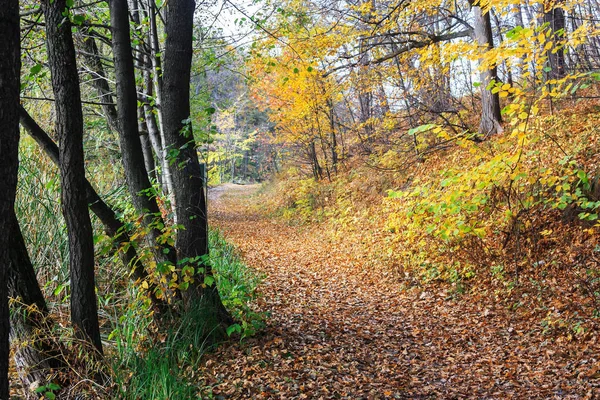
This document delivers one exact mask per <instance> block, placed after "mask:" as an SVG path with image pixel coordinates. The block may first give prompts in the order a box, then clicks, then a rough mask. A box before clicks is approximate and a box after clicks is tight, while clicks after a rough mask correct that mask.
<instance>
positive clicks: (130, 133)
mask: <svg viewBox="0 0 600 400" xmlns="http://www.w3.org/2000/svg"><path fill="white" fill-rule="evenodd" d="M110 20H111V25H112V45H113V57H114V62H115V79H116V81H117V114H118V116H119V122H118V125H119V142H120V144H121V161H122V163H123V169H124V170H125V177H126V179H127V187H128V188H129V193H130V194H131V198H132V202H133V205H134V207H135V209H136V210H137V212H138V213H139V214H140V215H143V222H144V226H145V227H146V228H147V229H148V237H149V239H150V243H151V246H152V250H153V253H154V258H155V259H156V261H157V263H165V262H168V263H171V264H172V265H175V264H176V263H177V256H176V254H175V249H174V248H173V247H172V246H170V245H168V244H166V243H165V244H161V243H159V238H160V237H161V236H162V231H161V230H160V229H158V228H157V225H158V226H163V225H164V222H163V220H162V217H161V213H160V209H159V208H158V204H157V202H156V196H154V195H153V194H152V190H153V188H152V185H151V183H150V180H149V178H148V172H147V171H146V168H145V164H144V153H143V150H142V144H141V141H140V134H139V131H138V124H137V92H136V86H135V73H134V69H133V56H132V53H131V41H130V38H129V14H128V8H127V0H111V1H110Z"/></svg>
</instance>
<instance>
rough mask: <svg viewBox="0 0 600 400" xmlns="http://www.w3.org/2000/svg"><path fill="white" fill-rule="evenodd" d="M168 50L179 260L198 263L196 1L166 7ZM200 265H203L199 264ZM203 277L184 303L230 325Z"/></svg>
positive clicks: (174, 1)
mask: <svg viewBox="0 0 600 400" xmlns="http://www.w3.org/2000/svg"><path fill="white" fill-rule="evenodd" d="M167 7H168V9H167V16H166V35H167V40H166V45H165V58H164V77H163V85H164V93H163V95H164V96H163V97H164V98H163V100H164V102H163V123H164V136H165V140H166V141H165V146H166V147H167V148H170V149H177V153H176V155H175V157H174V159H175V163H174V168H173V169H172V171H171V173H172V177H173V189H174V190H175V207H176V214H177V217H178V221H179V223H180V224H182V225H183V229H182V230H180V231H179V232H178V233H177V252H178V255H179V258H180V259H186V258H188V259H197V258H198V257H202V256H204V255H206V254H208V219H207V209H206V197H205V192H204V185H205V182H204V176H203V174H202V169H201V168H200V162H199V160H198V153H197V151H196V145H195V142H194V136H193V132H192V124H191V123H190V122H189V118H190V76H191V66H192V33H193V22H194V8H195V2H194V0H171V1H169V3H168V5H167ZM202 264H203V265H202ZM200 265H201V266H202V268H204V274H203V275H199V276H196V281H195V284H194V285H193V288H192V287H191V286H190V289H188V290H187V291H186V292H185V294H184V296H185V298H186V303H187V304H188V305H190V301H189V300H192V299H194V298H199V297H200V296H202V297H203V301H204V302H205V304H206V305H207V306H208V307H210V308H212V310H213V311H214V312H215V315H216V317H217V318H218V319H219V320H220V321H221V322H222V323H223V324H228V323H230V322H231V321H232V319H231V316H230V315H229V313H228V312H227V310H226V309H225V307H224V306H223V304H222V302H221V299H220V297H219V293H218V291H217V287H216V285H215V284H214V283H213V284H212V285H211V286H210V287H207V288H205V289H203V283H204V279H205V278H206V277H207V276H211V275H212V271H211V270H210V265H208V264H207V263H201V264H199V266H200Z"/></svg>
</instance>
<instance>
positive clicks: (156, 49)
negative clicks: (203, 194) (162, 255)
mask: <svg viewBox="0 0 600 400" xmlns="http://www.w3.org/2000/svg"><path fill="white" fill-rule="evenodd" d="M148 5H149V7H148V18H149V20H150V46H151V51H150V52H151V57H150V58H151V61H152V69H153V73H152V80H153V84H154V101H155V103H156V106H157V108H156V110H157V116H158V128H159V133H160V138H161V142H162V144H163V147H162V149H161V150H162V151H161V153H160V160H161V167H162V177H163V181H164V183H165V186H166V187H167V193H168V194H169V199H170V200H171V206H172V207H173V210H175V212H174V215H175V221H177V208H176V207H175V196H174V194H173V178H172V176H171V175H172V172H171V169H172V167H171V165H169V159H168V157H167V155H168V149H167V146H166V144H165V143H166V140H165V126H164V112H163V110H162V103H163V91H164V87H163V75H164V74H163V68H162V59H161V51H160V45H159V41H158V26H157V25H156V15H157V14H158V11H157V10H156V3H155V0H148Z"/></svg>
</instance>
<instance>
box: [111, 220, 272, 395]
mask: <svg viewBox="0 0 600 400" xmlns="http://www.w3.org/2000/svg"><path fill="white" fill-rule="evenodd" d="M210 263H211V265H212V267H213V269H214V272H215V276H216V280H217V287H218V289H219V293H220V295H221V297H222V300H223V304H224V305H225V306H226V307H227V308H228V310H229V311H230V312H231V313H232V315H233V317H234V319H235V320H236V321H237V323H236V324H234V325H232V326H230V327H228V328H227V330H226V332H223V331H222V330H221V329H220V328H218V326H217V325H218V324H217V323H216V322H215V321H214V320H213V318H212V314H211V313H208V312H207V311H206V309H205V308H204V307H203V306H202V304H196V305H194V306H192V307H190V309H189V310H186V311H185V312H184V314H183V316H181V317H180V318H178V319H177V320H176V321H175V322H173V323H172V324H170V325H169V326H168V327H167V328H166V329H161V330H157V328H156V327H155V326H154V323H153V317H152V312H151V310H150V308H149V304H148V302H147V301H146V300H145V298H143V297H141V296H135V293H133V294H134V297H133V298H137V300H136V301H135V302H133V303H131V304H129V305H128V306H127V307H126V309H125V310H124V312H123V313H122V316H121V317H120V318H119V319H118V321H116V322H115V329H114V331H113V332H112V333H111V339H112V340H114V344H115V345H114V352H113V354H112V357H111V358H112V366H113V370H114V379H115V386H116V387H117V393H118V394H117V398H119V399H190V398H196V397H198V396H199V395H198V393H199V391H200V390H201V388H200V387H198V382H200V381H201V379H200V377H198V376H197V375H196V371H197V370H199V369H200V368H199V367H200V364H201V363H202V355H203V354H204V353H206V352H207V351H211V350H212V349H213V348H214V347H215V346H217V345H218V344H219V342H220V341H222V340H224V339H225V338H226V337H227V336H232V335H236V336H238V337H239V338H240V339H243V338H245V337H248V336H252V335H254V334H255V333H256V332H257V330H258V329H260V328H261V327H262V326H263V318H264V316H263V315H262V314H260V313H258V312H256V311H254V310H253V309H252V308H251V307H250V306H249V304H250V302H251V301H252V300H253V299H255V297H256V295H257V294H256V287H257V285H258V284H259V282H260V279H261V278H260V277H259V276H257V275H256V274H255V273H254V272H252V271H251V270H249V269H248V268H247V267H246V266H245V265H244V264H243V263H242V261H241V260H240V258H239V257H238V256H237V254H236V252H235V250H234V248H233V246H232V245H231V244H229V243H227V242H226V241H225V239H224V238H223V236H222V235H221V234H220V232H218V231H216V230H211V232H210ZM130 290H134V289H130Z"/></svg>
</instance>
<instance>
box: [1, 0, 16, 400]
mask: <svg viewBox="0 0 600 400" xmlns="http://www.w3.org/2000/svg"><path fill="white" fill-rule="evenodd" d="M0 38H2V39H1V40H0V193H2V196H0V399H1V400H8V396H9V381H8V358H9V330H10V322H9V312H8V286H7V282H6V278H7V266H8V259H9V251H8V249H9V247H8V245H9V239H10V236H11V230H10V223H11V215H13V214H14V204H15V195H16V192H17V171H18V167H19V157H18V152H19V111H18V106H19V90H20V76H21V71H20V69H21V54H20V43H19V3H18V2H17V1H16V0H7V1H6V2H4V3H3V4H2V7H0Z"/></svg>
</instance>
